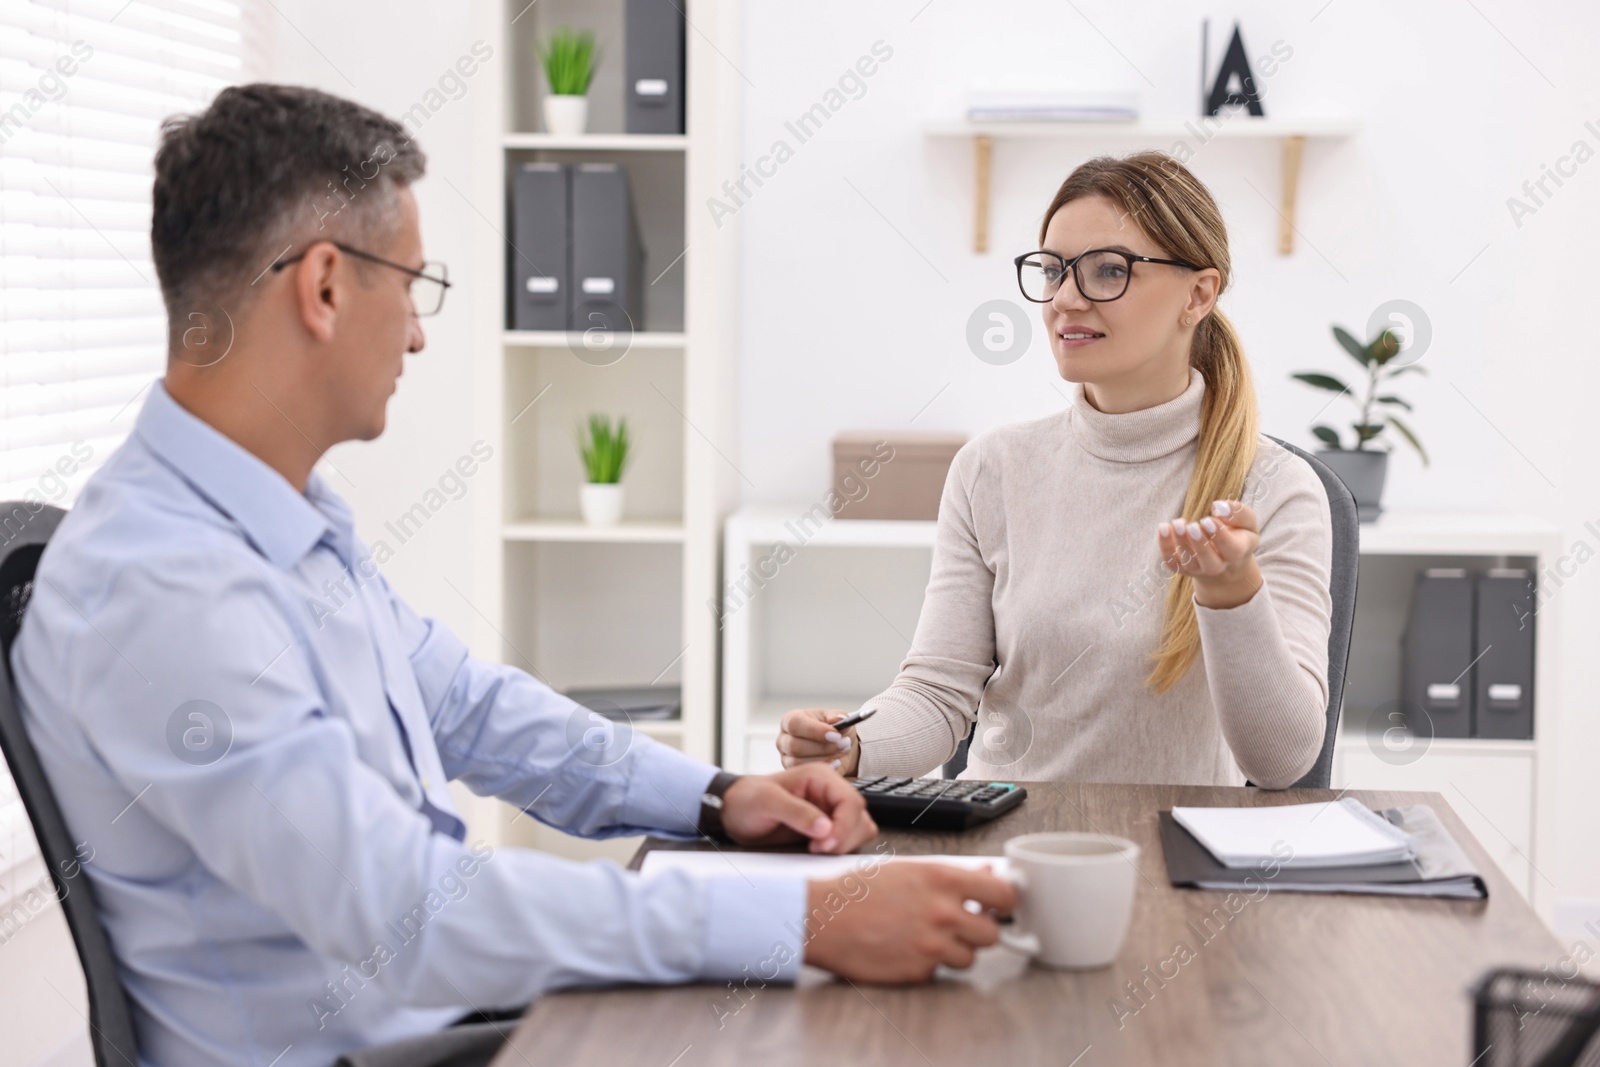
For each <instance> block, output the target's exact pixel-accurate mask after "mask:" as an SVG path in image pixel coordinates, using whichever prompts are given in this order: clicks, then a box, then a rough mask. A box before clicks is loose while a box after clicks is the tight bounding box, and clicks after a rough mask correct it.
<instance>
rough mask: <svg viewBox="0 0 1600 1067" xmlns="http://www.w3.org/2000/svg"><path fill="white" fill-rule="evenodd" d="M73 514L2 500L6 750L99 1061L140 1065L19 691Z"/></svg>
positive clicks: (1, 746) (0, 624)
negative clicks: (43, 559) (54, 537)
mask: <svg viewBox="0 0 1600 1067" xmlns="http://www.w3.org/2000/svg"><path fill="white" fill-rule="evenodd" d="M65 515H66V512H64V511H62V510H61V509H60V508H56V507H51V506H49V505H48V504H47V505H43V506H42V507H41V508H40V510H38V511H34V510H32V508H31V507H30V505H28V504H24V503H19V502H12V503H8V504H0V539H3V540H0V653H3V654H4V656H5V661H6V662H5V670H4V671H0V751H3V752H4V753H5V757H6V763H7V765H8V766H9V767H10V768H11V778H12V781H14V782H15V783H16V785H17V794H18V795H19V796H20V797H21V798H22V806H23V807H24V808H26V809H27V812H28V819H29V821H31V822H32V823H33V836H34V837H35V838H37V839H38V842H39V853H40V855H41V857H42V858H43V859H44V862H45V865H46V866H47V867H49V868H50V882H51V884H52V885H53V886H54V888H55V892H56V897H57V899H59V900H60V901H61V910H62V911H64V912H65V913H66V916H67V928H68V929H69V930H71V931H72V940H73V942H74V943H76V944H77V946H78V960H79V962H80V963H82V965H83V978H84V984H85V985H86V986H87V987H88V991H89V1044H90V1047H92V1048H93V1049H94V1062H95V1064H96V1065H97V1067H137V1065H138V1062H139V1057H138V1054H137V1051H136V1050H137V1045H136V1043H135V1040H134V1033H133V1016H132V1015H131V1014H129V1012H128V1000H127V997H126V996H125V995H124V993H123V991H122V980H121V979H120V978H119V977H118V975H117V958H116V956H114V955H113V954H112V952H111V943H110V942H109V941H108V940H106V932H105V929H104V927H102V926H101V925H100V916H99V914H98V913H97V912H96V911H95V905H94V890H93V888H92V887H91V886H90V885H89V879H88V878H86V877H83V868H82V866H80V864H79V857H78V853H77V850H76V848H75V847H74V844H73V840H72V835H71V834H70V833H69V832H68V831H67V823H66V820H65V819H63V818H62V816H61V808H60V807H59V806H58V805H57V804H56V797H55V794H54V793H53V792H51V791H50V782H49V781H48V780H47V779H46V778H45V776H44V768H42V767H40V766H39V757H38V754H37V753H35V752H34V750H33V743H32V742H31V741H29V740H28V735H27V733H26V732H25V731H24V730H23V728H22V716H21V715H20V714H19V713H18V711H17V705H16V701H15V699H14V698H13V689H12V678H11V645H12V642H14V641H15V640H16V638H17V631H18V630H19V629H21V627H22V613H23V611H24V610H26V609H27V607H28V598H29V597H30V596H31V595H32V594H33V573H34V571H35V570H36V569H37V568H38V566H39V557H40V555H42V554H43V553H44V546H45V543H46V542H47V541H49V540H50V535H51V534H53V533H55V532H56V527H57V526H59V525H60V524H61V519H62V518H63V517H64V516H65Z"/></svg>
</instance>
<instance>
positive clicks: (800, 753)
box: [778, 708, 861, 778]
mask: <svg viewBox="0 0 1600 1067" xmlns="http://www.w3.org/2000/svg"><path fill="white" fill-rule="evenodd" d="M849 718H850V719H851V720H855V721H859V720H856V719H855V716H850V717H849ZM837 723H844V727H843V729H839V728H837V727H836V725H835V724H837ZM778 752H779V753H780V754H781V755H782V757H783V765H784V766H785V767H798V766H799V765H800V764H802V763H826V764H828V765H829V766H831V767H832V768H833V769H834V770H836V771H838V772H839V773H840V774H842V775H844V776H845V777H847V778H848V777H850V776H852V775H854V774H855V773H856V769H857V768H858V767H859V766H860V765H861V744H860V739H859V738H858V737H857V736H856V731H855V727H854V726H853V725H850V723H849V722H846V716H845V713H844V712H842V711H828V710H826V709H823V708H796V709H795V710H794V711H791V712H789V713H787V714H786V715H784V717H783V721H782V722H781V723H779V726H778Z"/></svg>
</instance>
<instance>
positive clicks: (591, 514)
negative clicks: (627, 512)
mask: <svg viewBox="0 0 1600 1067" xmlns="http://www.w3.org/2000/svg"><path fill="white" fill-rule="evenodd" d="M578 510H579V511H581V512H583V521H584V522H586V523H588V524H589V525H590V526H615V525H616V524H617V523H619V522H621V521H622V486H621V485H619V484H617V483H615V482H609V483H603V484H602V483H597V482H586V483H584V484H583V485H582V486H580V487H579V488H578Z"/></svg>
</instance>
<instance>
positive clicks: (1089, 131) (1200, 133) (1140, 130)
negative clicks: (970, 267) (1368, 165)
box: [923, 115, 1360, 255]
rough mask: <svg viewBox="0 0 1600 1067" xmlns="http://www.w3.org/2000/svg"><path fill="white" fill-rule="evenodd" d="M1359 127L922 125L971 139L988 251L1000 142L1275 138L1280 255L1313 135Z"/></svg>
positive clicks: (1155, 144) (1160, 143)
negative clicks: (1279, 159) (1279, 145)
mask: <svg viewBox="0 0 1600 1067" xmlns="http://www.w3.org/2000/svg"><path fill="white" fill-rule="evenodd" d="M1359 128H1360V126H1359V124H1358V123H1357V122H1356V121H1355V120H1354V119H1343V118H1305V119H1281V118H1275V117H1267V118H1250V117H1249V116H1239V115H1235V116H1226V117H1215V118H1198V117H1197V118H1192V119H1183V120H1165V121H1148V120H1139V121H1136V122H968V121H966V120H964V119H935V120H929V121H927V122H925V123H923V133H924V134H925V135H926V136H929V137H970V138H971V139H972V147H973V161H974V167H975V170H974V175H973V192H974V196H973V216H972V220H973V221H972V250H973V251H974V252H979V253H982V252H987V251H988V250H989V197H990V183H989V171H990V157H991V155H992V153H993V148H994V142H995V141H996V140H1067V139H1072V140H1117V141H1135V142H1140V143H1143V144H1145V145H1147V146H1148V147H1152V148H1161V149H1168V148H1170V147H1171V145H1172V144H1173V142H1174V141H1179V140H1184V141H1195V142H1198V143H1200V144H1205V143H1208V142H1210V141H1211V140H1212V139H1213V138H1217V137H1220V138H1224V139H1238V138H1262V137H1271V138H1278V139H1281V140H1282V142H1283V171H1282V184H1281V193H1280V199H1279V208H1278V252H1279V254H1280V255H1288V254H1289V253H1290V252H1292V251H1294V216H1295V205H1296V198H1297V193H1298V190H1299V186H1300V161H1301V157H1302V155H1303V153H1304V150H1305V142H1306V139H1307V138H1308V137H1311V138H1323V139H1330V140H1331V139H1335V138H1344V137H1349V136H1352V135H1353V134H1355V133H1356V132H1357V130H1358V129H1359Z"/></svg>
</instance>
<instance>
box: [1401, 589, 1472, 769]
mask: <svg viewBox="0 0 1600 1067" xmlns="http://www.w3.org/2000/svg"><path fill="white" fill-rule="evenodd" d="M1472 585H1473V583H1472V579H1471V578H1470V577H1468V575H1467V571H1466V568H1464V567H1429V568H1427V569H1426V570H1424V571H1422V572H1420V573H1419V574H1418V575H1417V582H1416V585H1415V587H1414V588H1413V589H1412V594H1411V615H1410V617H1409V618H1408V619H1407V620H1406V631H1405V636H1404V638H1403V641H1402V651H1401V680H1400V699H1401V701H1402V706H1403V707H1404V708H1405V713H1406V719H1407V725H1408V726H1409V727H1410V728H1411V732H1412V733H1413V734H1416V735H1417V736H1419V737H1424V738H1428V737H1471V736H1472V670H1473V662H1472V660H1473V657H1474V656H1475V655H1476V654H1477V653H1476V651H1475V650H1474V649H1473V647H1472V646H1473V639H1474V634H1473V626H1472V599H1473V598H1472V592H1473V590H1472Z"/></svg>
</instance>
